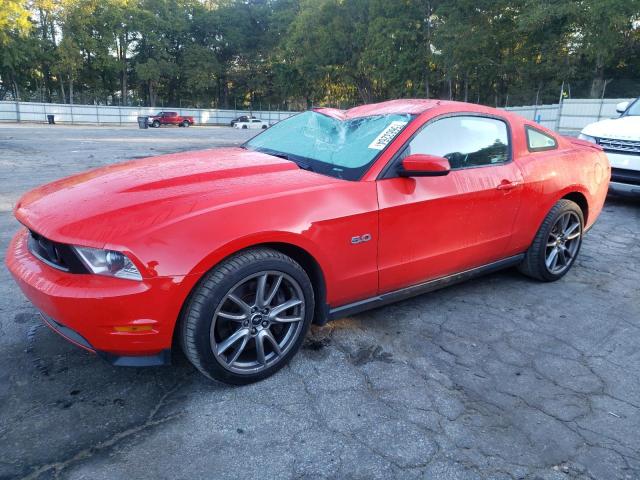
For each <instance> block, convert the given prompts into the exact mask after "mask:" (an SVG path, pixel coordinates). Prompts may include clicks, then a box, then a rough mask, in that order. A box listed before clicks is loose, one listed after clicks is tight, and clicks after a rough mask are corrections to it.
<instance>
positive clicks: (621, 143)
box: [598, 138, 640, 155]
mask: <svg viewBox="0 0 640 480" xmlns="http://www.w3.org/2000/svg"><path fill="white" fill-rule="evenodd" d="M598 144H599V145H600V146H602V148H603V149H604V151H605V152H612V153H631V154H633V155H640V141H636V140H616V139H614V138H599V139H598Z"/></svg>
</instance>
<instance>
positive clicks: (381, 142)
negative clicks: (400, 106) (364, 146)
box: [369, 120, 408, 150]
mask: <svg viewBox="0 0 640 480" xmlns="http://www.w3.org/2000/svg"><path fill="white" fill-rule="evenodd" d="M407 123H408V122H401V121H398V120H396V121H394V122H391V123H390V124H389V126H388V127H387V128H385V129H384V130H383V131H382V133H380V135H378V136H377V137H376V138H375V140H374V141H373V142H371V144H370V145H369V148H373V149H374V150H382V149H383V148H384V147H386V146H387V145H388V144H389V142H391V140H393V139H394V138H396V135H397V134H398V133H400V131H401V130H402V129H403V128H404V126H405V125H406V124H407Z"/></svg>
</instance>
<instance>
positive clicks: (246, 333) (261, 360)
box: [209, 270, 305, 374]
mask: <svg viewBox="0 0 640 480" xmlns="http://www.w3.org/2000/svg"><path fill="white" fill-rule="evenodd" d="M304 318H305V300H304V295H303V293H302V288H301V287H300V285H299V284H298V282H297V281H296V280H295V279H294V278H293V277H291V276H289V275H287V274H286V273H284V272H279V271H274V270H269V271H261V272H258V273H255V274H252V275H249V276H247V277H245V278H243V279H242V280H240V281H239V282H238V283H236V284H235V285H234V286H233V287H231V289H230V290H229V291H228V292H227V294H226V295H225V296H224V298H223V299H222V301H221V302H220V304H219V305H218V308H217V309H216V311H215V314H214V316H213V320H212V322H211V329H210V333H209V337H210V341H211V349H212V351H213V354H214V355H215V357H216V359H217V360H218V362H219V363H220V365H222V366H223V367H224V368H226V369H227V370H229V371H230V372H233V373H236V374H248V373H250V374H253V373H259V372H261V371H263V370H266V369H268V368H270V367H271V366H272V365H274V364H275V363H277V362H278V361H279V360H280V359H281V358H282V357H283V356H284V355H286V354H287V353H288V351H289V350H290V349H291V347H292V346H293V345H294V344H295V343H296V340H297V339H298V337H299V336H300V334H301V332H302V331H303V324H304V322H303V320H304Z"/></svg>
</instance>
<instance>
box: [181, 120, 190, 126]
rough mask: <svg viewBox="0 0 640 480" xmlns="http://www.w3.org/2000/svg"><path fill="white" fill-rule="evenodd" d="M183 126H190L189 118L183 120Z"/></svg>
mask: <svg viewBox="0 0 640 480" xmlns="http://www.w3.org/2000/svg"><path fill="white" fill-rule="evenodd" d="M182 126H183V127H184V128H187V127H188V126H189V120H184V121H183V122H182Z"/></svg>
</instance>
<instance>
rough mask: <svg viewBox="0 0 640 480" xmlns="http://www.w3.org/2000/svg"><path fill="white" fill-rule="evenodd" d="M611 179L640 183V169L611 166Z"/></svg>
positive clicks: (613, 180)
mask: <svg viewBox="0 0 640 480" xmlns="http://www.w3.org/2000/svg"><path fill="white" fill-rule="evenodd" d="M611 181H612V182H618V183H626V184H629V185H640V171H638V170H627V169H626V168H615V167H612V168H611Z"/></svg>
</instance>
